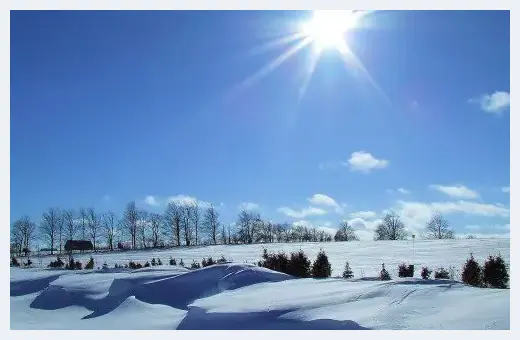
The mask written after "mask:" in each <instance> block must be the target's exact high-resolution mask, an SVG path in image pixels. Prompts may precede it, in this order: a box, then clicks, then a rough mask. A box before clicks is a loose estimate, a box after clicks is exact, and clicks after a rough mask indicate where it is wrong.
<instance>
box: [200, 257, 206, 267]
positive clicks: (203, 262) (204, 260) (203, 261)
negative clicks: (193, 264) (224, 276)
mask: <svg viewBox="0 0 520 340" xmlns="http://www.w3.org/2000/svg"><path fill="white" fill-rule="evenodd" d="M200 264H201V265H202V268H204V267H206V258H205V257H204V258H203V259H202V262H201V263H200Z"/></svg>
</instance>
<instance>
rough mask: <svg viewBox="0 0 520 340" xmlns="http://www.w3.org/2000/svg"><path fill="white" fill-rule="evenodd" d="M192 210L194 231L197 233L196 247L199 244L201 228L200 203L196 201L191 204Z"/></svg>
mask: <svg viewBox="0 0 520 340" xmlns="http://www.w3.org/2000/svg"><path fill="white" fill-rule="evenodd" d="M190 209H191V222H192V224H193V230H194V231H195V245H198V244H199V227H200V214H201V211H200V207H199V202H197V201H195V202H193V203H192V204H190Z"/></svg>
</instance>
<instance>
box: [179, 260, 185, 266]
mask: <svg viewBox="0 0 520 340" xmlns="http://www.w3.org/2000/svg"><path fill="white" fill-rule="evenodd" d="M179 266H181V267H184V261H183V260H182V259H181V262H179Z"/></svg>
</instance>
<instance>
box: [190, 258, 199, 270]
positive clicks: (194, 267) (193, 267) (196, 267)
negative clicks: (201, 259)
mask: <svg viewBox="0 0 520 340" xmlns="http://www.w3.org/2000/svg"><path fill="white" fill-rule="evenodd" d="M191 269H200V263H198V262H197V261H195V260H193V262H192V263H191Z"/></svg>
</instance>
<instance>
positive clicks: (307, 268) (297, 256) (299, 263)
mask: <svg viewBox="0 0 520 340" xmlns="http://www.w3.org/2000/svg"><path fill="white" fill-rule="evenodd" d="M287 274H289V275H292V276H295V277H301V278H305V277H311V261H310V260H309V258H308V257H307V255H305V253H304V252H303V250H301V249H300V250H299V251H298V252H293V253H291V258H290V260H289V265H288V267H287Z"/></svg>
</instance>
